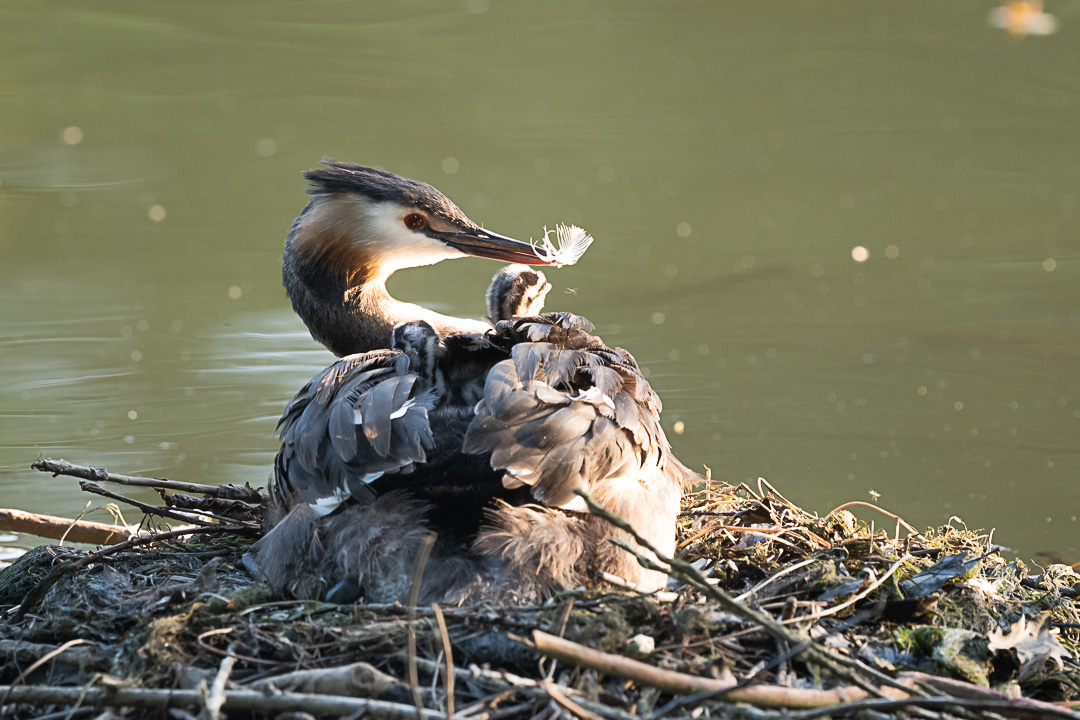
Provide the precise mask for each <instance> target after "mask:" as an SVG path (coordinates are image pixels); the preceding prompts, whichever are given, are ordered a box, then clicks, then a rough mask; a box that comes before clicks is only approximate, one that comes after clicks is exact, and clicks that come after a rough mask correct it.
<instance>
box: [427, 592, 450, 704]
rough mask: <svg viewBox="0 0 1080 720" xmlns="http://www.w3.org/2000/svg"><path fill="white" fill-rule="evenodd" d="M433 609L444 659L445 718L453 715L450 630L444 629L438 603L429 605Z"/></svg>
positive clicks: (443, 618) (444, 623) (444, 620)
mask: <svg viewBox="0 0 1080 720" xmlns="http://www.w3.org/2000/svg"><path fill="white" fill-rule="evenodd" d="M431 609H432V610H434V611H435V621H436V622H437V623H438V624H439V637H441V638H442V644H443V657H444V658H445V659H446V681H445V683H446V720H450V718H451V717H453V715H454V655H453V652H452V651H451V649H450V632H449V631H448V630H447V629H446V618H445V617H443V613H442V608H441V607H439V604H438V603H435V604H434V605H432V606H431Z"/></svg>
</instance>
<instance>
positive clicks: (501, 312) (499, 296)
mask: <svg viewBox="0 0 1080 720" xmlns="http://www.w3.org/2000/svg"><path fill="white" fill-rule="evenodd" d="M550 290H551V283H549V282H548V281H547V278H546V277H544V273H542V272H540V271H539V270H533V269H532V268H530V267H528V266H527V265H507V266H506V267H504V268H503V269H501V270H499V272H497V273H495V277H493V278H491V285H489V286H488V290H487V296H486V299H487V310H488V319H490V320H491V322H493V323H494V322H498V321H500V320H509V319H510V318H513V317H530V316H534V315H539V314H540V313H541V311H542V310H543V309H544V298H545V297H547V294H548V292H549V291H550Z"/></svg>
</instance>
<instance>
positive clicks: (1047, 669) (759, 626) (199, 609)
mask: <svg viewBox="0 0 1080 720" xmlns="http://www.w3.org/2000/svg"><path fill="white" fill-rule="evenodd" d="M49 462H51V461H45V462H44V464H43V466H42V467H41V469H43V470H46V471H49V472H62V473H64V474H72V475H76V476H79V477H86V474H87V472H90V473H96V474H97V476H96V479H97V480H108V479H109V476H108V474H107V473H104V472H103V471H92V470H90V469H88V468H81V469H80V468H76V470H77V471H82V473H83V474H82V475H79V473H78V472H75V471H70V468H72V467H74V466H70V465H66V464H65V465H64V466H59V465H48V463H49ZM88 482H91V481H88ZM112 497H113V498H114V499H115V498H117V497H119V496H116V495H112ZM256 497H257V496H252V497H250V498H249V499H248V500H247V501H242V500H241V501H237V500H235V499H234V500H233V502H239V503H240V504H239V505H237V506H234V507H233V508H232V509H231V510H230V509H229V508H227V507H225V506H223V505H220V504H216V503H214V504H213V510H212V511H207V512H211V513H212V514H214V515H217V516H218V518H217V520H216V521H215V522H210V523H207V526H205V527H202V526H198V527H196V528H194V529H192V530H189V531H186V533H179V534H178V533H175V532H174V533H170V534H168V535H166V534H164V533H163V534H161V535H158V536H157V538H148V537H145V536H142V537H138V536H135V537H133V538H132V539H130V540H128V541H126V543H125V544H121V545H122V546H121V547H120V549H118V550H117V549H110V548H104V549H103V550H100V551H98V552H97V553H88V552H84V551H75V550H70V549H64V548H59V547H55V546H46V547H41V548H38V549H36V550H34V551H32V552H31V553H28V554H27V555H26V556H24V557H23V558H22V559H20V560H19V561H18V562H17V563H16V564H15V565H13V566H12V567H10V568H8V569H7V570H5V571H4V572H3V573H0V611H2V618H3V619H2V624H0V658H4V659H5V663H4V665H3V668H2V670H0V674H2V676H0V684H2V685H0V716H3V717H11V718H39V717H55V718H74V717H91V716H93V717H130V718H142V717H147V718H151V717H152V718H161V717H173V718H194V717H200V718H210V719H215V718H223V717H229V718H240V717H255V718H274V717H278V718H292V719H294V720H297V719H299V718H311V717H327V718H330V717H352V718H359V717H372V718H399V717H400V718H445V717H451V716H452V717H455V718H462V719H465V718H469V719H472V720H481V719H494V718H557V717H573V718H597V717H600V718H620V719H627V718H660V717H695V718H696V717H747V718H778V719H779V718H785V719H787V720H790V719H792V718H814V717H823V716H829V717H833V718H839V717H866V718H883V717H909V716H919V717H929V718H951V717H957V718H972V717H998V716H1000V717H1013V718H1042V717H1061V718H1075V719H1077V720H1080V712H1077V711H1074V710H1073V709H1071V708H1072V707H1073V705H1075V706H1076V707H1077V708H1080V661H1078V658H1080V615H1078V613H1077V594H1078V591H1080V575H1078V574H1077V573H1076V572H1074V571H1073V570H1072V569H1071V568H1069V567H1067V566H1063V565H1053V566H1050V567H1048V568H1046V569H1045V570H1043V571H1041V572H1039V573H1038V574H1031V573H1030V572H1029V571H1028V569H1027V568H1026V567H1025V566H1024V564H1023V563H1021V562H1019V561H1016V560H1013V561H1009V560H1006V559H1005V558H1003V557H1002V556H1001V554H1000V552H999V551H998V548H996V547H995V546H993V545H992V544H991V542H990V539H989V537H988V536H987V535H985V534H982V533H979V532H971V531H968V530H967V529H965V528H959V529H958V528H956V527H952V526H946V527H943V528H939V529H936V530H927V531H925V532H917V531H916V530H915V528H912V527H911V526H909V525H907V524H906V523H904V521H903V520H901V519H900V518H897V517H895V516H889V518H890V519H889V520H888V530H882V529H880V526H879V528H878V529H877V530H876V531H875V530H874V529H873V526H870V525H867V524H865V523H862V522H860V521H859V520H857V519H856V517H855V516H854V515H853V514H852V513H851V512H849V511H848V510H847V509H844V508H841V509H838V510H836V511H833V512H832V513H829V514H828V515H826V516H824V517H820V516H818V515H815V514H811V513H808V512H806V511H805V510H802V509H801V508H798V507H796V506H795V505H793V504H792V503H790V502H788V501H787V500H786V499H785V498H784V497H783V496H782V495H780V494H779V493H778V492H776V491H775V490H774V489H773V488H772V487H771V486H769V485H768V484H767V483H765V482H763V481H762V482H759V486H758V487H757V488H749V487H746V486H740V487H738V488H731V487H728V486H718V485H715V484H714V485H710V486H709V487H706V488H704V489H702V490H700V491H699V492H696V493H694V494H692V495H689V496H688V497H687V498H686V501H685V503H684V508H683V512H682V514H681V516H680V519H679V536H680V543H679V549H678V552H677V557H675V558H661V563H660V565H659V568H660V569H662V570H663V571H664V572H666V573H668V574H669V575H670V576H671V583H670V585H669V588H668V591H667V592H662V593H655V594H652V595H642V594H640V593H638V592H635V591H634V590H633V589H632V588H626V587H620V583H619V579H618V578H612V577H607V578H606V579H598V584H597V587H594V588H589V589H579V590H574V591H570V592H565V593H563V594H561V595H559V596H557V597H554V598H552V599H551V600H550V601H548V602H547V603H544V604H543V605H540V606H532V607H520V606H518V607H495V606H490V605H483V606H471V607H444V608H440V607H438V606H431V607H403V606H400V605H393V606H387V605H370V604H369V605H365V604H362V603H361V604H357V605H353V606H336V605H330V604H325V603H318V602H311V601H296V600H288V599H281V598H277V597H273V596H272V594H271V592H270V591H269V590H268V589H267V588H266V587H265V586H262V585H260V584H259V583H257V582H256V581H255V580H254V579H252V578H251V577H250V576H249V575H248V574H247V573H246V572H245V571H244V570H243V569H242V565H241V563H240V558H241V556H242V555H243V553H244V552H245V551H246V549H247V547H248V545H249V544H250V542H251V537H252V536H253V535H254V533H253V531H252V528H251V521H252V516H251V515H250V514H249V515H247V516H243V511H245V510H246V511H250V510H251V509H253V508H255V507H257V500H256ZM185 503H190V501H182V502H178V501H175V500H174V501H172V502H171V504H169V503H167V505H166V506H164V507H163V508H160V509H162V510H165V509H168V510H170V511H171V512H173V513H176V512H180V514H181V516H185V517H186V516H189V515H191V511H190V508H188V509H187V510H184V509H181V510H180V511H178V510H177V505H178V504H179V505H180V506H184V505H185ZM240 505H243V506H244V507H243V508H241V507H240ZM856 505H866V503H857V504H856ZM205 509H206V506H203V510H205ZM143 510H144V511H147V509H146V508H145V507H143ZM863 510H864V509H860V513H861V512H863ZM599 512H600V513H601V514H603V513H602V511H599ZM866 512H867V513H869V512H877V510H874V511H870V510H866ZM237 513H240V514H237ZM886 515H887V513H886ZM201 517H203V518H204V519H205V517H206V516H205V515H202V516H201ZM879 517H880V516H879ZM609 519H610V520H611V521H613V522H618V519H616V518H610V517H609ZM222 527H226V528H230V529H228V530H222ZM632 549H633V550H640V548H632ZM639 559H640V560H641V561H642V562H650V561H649V560H648V559H647V558H646V557H645V556H639ZM103 713H104V714H103ZM109 713H111V715H110V714H109Z"/></svg>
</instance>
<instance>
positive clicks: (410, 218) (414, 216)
mask: <svg viewBox="0 0 1080 720" xmlns="http://www.w3.org/2000/svg"><path fill="white" fill-rule="evenodd" d="M404 222H405V227H407V228H409V229H410V230H419V229H421V228H423V227H424V226H425V225H427V220H426V219H425V218H424V216H423V215H421V214H420V213H409V214H408V215H406V216H405V221H404Z"/></svg>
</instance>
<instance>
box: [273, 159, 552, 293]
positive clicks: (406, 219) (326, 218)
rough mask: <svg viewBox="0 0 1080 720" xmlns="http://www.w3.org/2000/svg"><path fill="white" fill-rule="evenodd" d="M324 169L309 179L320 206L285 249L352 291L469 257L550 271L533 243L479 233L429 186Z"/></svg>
mask: <svg viewBox="0 0 1080 720" xmlns="http://www.w3.org/2000/svg"><path fill="white" fill-rule="evenodd" d="M323 165H324V167H322V168H318V169H316V170H309V171H308V172H306V173H304V177H305V178H306V179H307V180H308V182H310V183H311V188H310V189H309V193H310V194H312V195H313V196H314V199H313V200H312V201H311V203H310V204H309V205H308V207H307V208H306V209H305V210H304V212H303V213H302V214H301V215H300V217H298V218H297V219H296V222H294V223H293V227H292V230H291V231H290V233H289V238H288V240H287V241H286V244H287V246H289V248H290V249H291V250H292V252H293V253H294V254H295V256H296V259H297V261H298V262H306V263H309V264H312V265H315V266H321V267H322V269H323V270H325V271H327V272H328V274H333V273H334V271H339V272H344V273H345V274H347V275H348V278H347V285H349V286H355V285H358V284H361V283H363V282H366V281H369V280H375V279H379V280H384V279H385V278H386V277H388V276H389V275H390V274H391V273H393V272H394V271H395V270H399V269H401V268H406V267H417V266H420V265H431V264H432V263H436V262H439V261H440V260H446V259H449V258H458V257H464V256H466V255H473V256H476V257H482V258H490V259H493V260H503V261H506V262H518V263H528V264H531V265H548V264H550V262H549V261H547V260H545V259H541V258H539V257H537V256H536V253H535V252H534V251H533V247H532V245H530V244H529V243H525V242H521V241H518V240H514V239H512V238H508V237H505V236H503V235H499V234H498V233H494V232H491V231H489V230H485V229H483V228H481V227H480V226H479V225H477V224H476V223H475V222H473V221H472V220H470V219H469V218H468V217H467V216H466V215H465V213H463V212H462V211H461V209H460V208H458V206H457V205H455V204H454V203H453V202H451V201H450V199H449V198H447V197H446V196H445V195H443V194H442V193H441V192H439V191H438V190H437V189H435V188H434V187H432V186H431V185H428V184H427V183H425V182H421V181H419V180H410V179H409V178H404V177H400V176H398V175H394V174H393V173H389V172H386V171H384V170H376V169H375V168H370V167H364V166H362V165H353V164H351V163H345V162H339V161H337V160H330V159H328V158H327V159H324V160H323Z"/></svg>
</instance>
